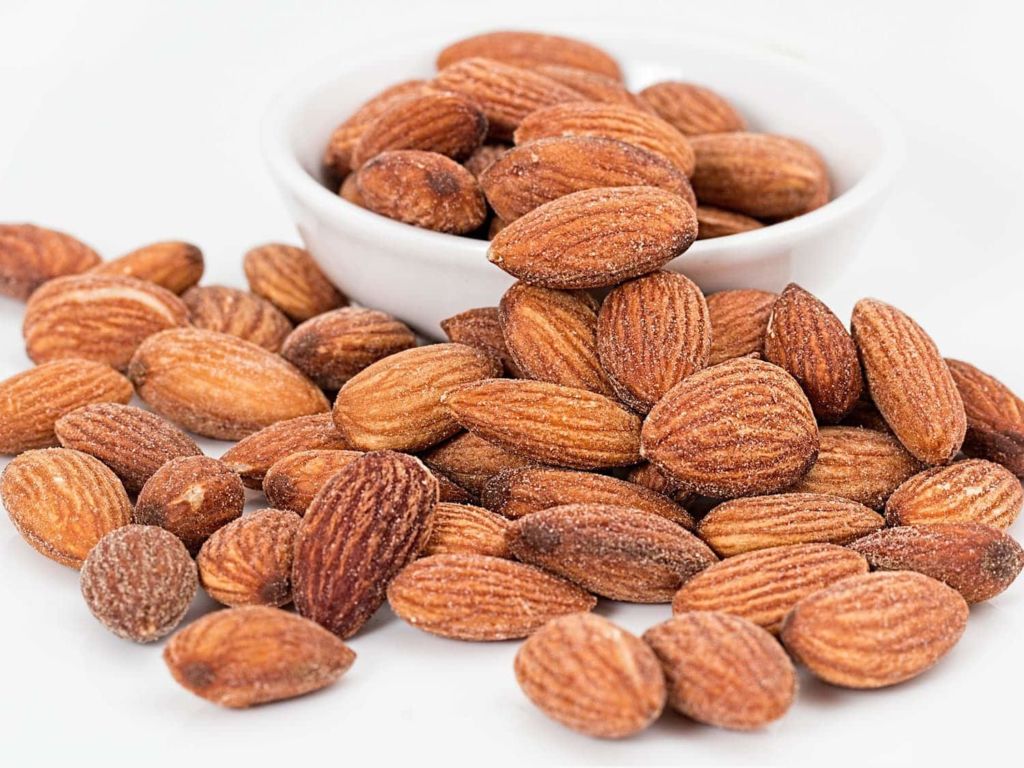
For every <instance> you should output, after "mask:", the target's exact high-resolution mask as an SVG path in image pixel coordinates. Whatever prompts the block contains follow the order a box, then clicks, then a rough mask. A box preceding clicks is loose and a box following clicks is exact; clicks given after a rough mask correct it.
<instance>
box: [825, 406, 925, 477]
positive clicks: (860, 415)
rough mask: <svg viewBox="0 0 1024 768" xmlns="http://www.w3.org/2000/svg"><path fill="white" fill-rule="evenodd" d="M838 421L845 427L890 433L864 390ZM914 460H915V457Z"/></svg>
mask: <svg viewBox="0 0 1024 768" xmlns="http://www.w3.org/2000/svg"><path fill="white" fill-rule="evenodd" d="M840 423H841V424H842V425H843V426H847V427H861V428H863V429H873V430H875V431H876V432H885V433H886V434H887V435H891V434H892V430H891V429H889V425H888V424H886V423H885V419H883V418H882V414H881V413H879V412H878V408H877V407H876V406H875V404H874V403H873V402H871V398H870V396H868V394H867V393H866V392H865V393H864V394H863V395H862V396H861V398H860V400H858V401H857V402H856V403H855V404H854V406H853V409H852V410H851V411H850V412H849V413H848V414H847V415H846V418H844V419H843V420H842V422H840ZM914 460H915V461H917V459H914Z"/></svg>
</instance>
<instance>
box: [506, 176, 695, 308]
mask: <svg viewBox="0 0 1024 768" xmlns="http://www.w3.org/2000/svg"><path fill="white" fill-rule="evenodd" d="M696 237H697V218H696V216H695V215H694V213H693V209H692V208H690V206H689V205H688V204H687V203H686V202H685V201H684V200H683V199H682V198H681V197H679V196H678V195H674V194H672V193H671V192H666V191H665V190H663V189H658V188H656V187H615V188H608V189H605V188H599V189H588V190H584V191H582V192H575V193H573V194H571V195H566V196H565V197H560V198H558V199H557V200H554V201H552V202H550V203H546V204H545V205H542V206H540V207H539V208H536V209H534V210H533V211H530V213H528V214H526V215H525V216H523V217H522V218H519V219H516V220H515V221H513V222H512V223H511V224H509V225H508V226H506V227H505V228H504V229H502V230H501V232H499V233H498V235H497V236H496V237H495V238H494V239H493V240H492V241H491V247H490V249H489V250H488V252H487V258H488V259H490V261H491V262H493V263H494V264H496V265H498V266H499V267H501V268H502V269H503V270H505V271H506V272H508V273H509V274H510V275H512V276H514V277H517V278H519V279H520V280H522V281H523V282H525V283H529V284H531V285H538V286H541V287H543V288H562V289H571V288H600V287H604V286H610V285H616V284H617V283H621V282H623V281H624V280H628V279H630V278H632V277H639V276H640V275H643V274H646V273H648V272H653V271H654V270H656V269H659V268H660V267H662V266H664V265H665V264H667V263H668V262H669V261H671V260H672V259H674V258H675V257H676V256H678V255H679V254H681V253H682V252H683V251H685V250H686V249H687V248H689V247H690V244H691V243H692V242H693V241H694V239H695V238H696Z"/></svg>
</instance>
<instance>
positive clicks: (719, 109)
mask: <svg viewBox="0 0 1024 768" xmlns="http://www.w3.org/2000/svg"><path fill="white" fill-rule="evenodd" d="M640 98H641V100H643V101H644V102H645V103H647V104H649V105H650V106H651V107H652V108H653V109H654V111H655V112H656V113H657V114H658V116H659V117H661V119H662V120H665V121H666V122H668V123H670V124H671V125H672V126H673V127H674V128H675V129H676V130H678V131H679V132H680V133H682V134H684V135H686V136H698V135H701V134H705V133H724V132H729V131H742V130H745V129H746V127H747V126H746V121H745V120H744V119H743V116H742V115H740V113H739V112H737V111H736V109H735V108H734V107H733V106H732V105H731V104H730V103H729V102H728V101H726V100H725V99H724V98H722V96H720V95H719V94H717V93H715V92H714V91H712V90H711V89H710V88H705V87H703V86H700V85H696V84H694V83H684V82H680V81H678V80H664V81H662V82H660V83H654V84H653V85H649V86H647V87H646V88H644V89H643V90H642V91H640Z"/></svg>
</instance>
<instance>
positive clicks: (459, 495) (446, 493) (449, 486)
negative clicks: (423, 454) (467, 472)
mask: <svg viewBox="0 0 1024 768" xmlns="http://www.w3.org/2000/svg"><path fill="white" fill-rule="evenodd" d="M434 479H436V480H437V500H438V501H439V502H440V501H443V502H446V503H449V504H471V503H473V502H474V501H476V499H475V498H474V496H473V494H471V493H470V492H469V491H467V490H466V489H465V488H463V487H462V486H461V485H456V484H455V483H453V482H452V481H451V480H449V479H448V478H447V477H445V476H444V475H442V474H441V473H440V472H435V473H434Z"/></svg>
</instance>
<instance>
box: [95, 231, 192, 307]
mask: <svg viewBox="0 0 1024 768" xmlns="http://www.w3.org/2000/svg"><path fill="white" fill-rule="evenodd" d="M89 271H90V272H91V273H92V274H94V275H113V276H115V277H134V278H137V279H139V280H147V281H149V282H151V283H156V284H157V285H159V286H161V287H162V288H166V289H167V290H168V291H170V292H171V293H176V294H179V295H180V294H182V293H184V292H185V291H187V290H188V289H189V288H191V287H192V286H193V285H195V284H196V283H198V282H199V279H200V278H201V277H202V276H203V252H202V251H201V250H199V249H198V248H197V247H196V246H194V245H192V243H184V242H181V241H180V240H168V241H165V242H160V243H151V244H150V245H144V246H142V247H141V248H136V249H135V250H134V251H132V252H131V253H126V254H125V255H124V256H121V257H120V258H117V259H114V260H113V261H105V262H103V263H102V264H98V265H97V266H95V267H93V268H92V269H91V270H89Z"/></svg>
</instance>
